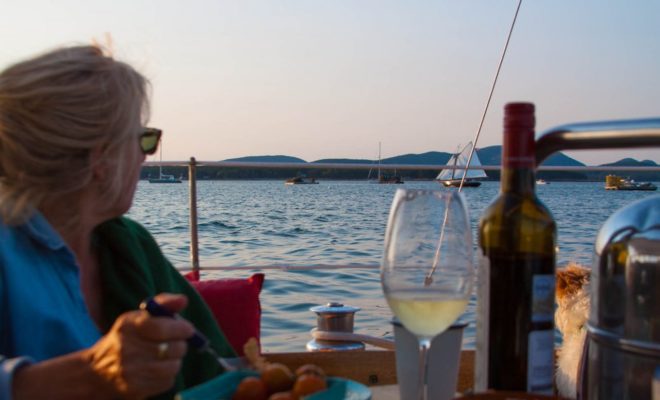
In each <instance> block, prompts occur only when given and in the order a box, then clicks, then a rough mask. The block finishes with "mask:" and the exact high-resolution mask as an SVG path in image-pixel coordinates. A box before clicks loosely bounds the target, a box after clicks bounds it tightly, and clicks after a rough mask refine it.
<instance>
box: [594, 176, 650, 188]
mask: <svg viewBox="0 0 660 400" xmlns="http://www.w3.org/2000/svg"><path fill="white" fill-rule="evenodd" d="M657 189H658V187H657V186H655V185H654V184H652V183H651V182H635V181H634V180H633V179H628V178H622V177H620V176H616V175H607V176H606V177H605V190H657Z"/></svg>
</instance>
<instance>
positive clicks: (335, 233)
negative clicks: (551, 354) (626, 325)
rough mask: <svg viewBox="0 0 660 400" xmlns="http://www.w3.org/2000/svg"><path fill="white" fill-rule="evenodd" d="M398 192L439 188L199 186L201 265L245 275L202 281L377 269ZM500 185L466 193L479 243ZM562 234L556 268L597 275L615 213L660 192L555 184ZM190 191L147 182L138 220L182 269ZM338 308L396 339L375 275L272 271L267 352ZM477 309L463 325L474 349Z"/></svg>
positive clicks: (363, 328)
mask: <svg viewBox="0 0 660 400" xmlns="http://www.w3.org/2000/svg"><path fill="white" fill-rule="evenodd" d="M397 187H405V188H427V189H428V188H434V189H438V188H440V186H439V185H438V184H437V183H435V182H406V183H405V184H404V185H374V184H369V183H367V182H343V181H339V182H335V181H324V182H321V183H320V184H318V185H296V186H285V185H284V184H283V183H282V182H281V181H201V182H198V187H197V190H198V195H197V199H198V221H199V242H200V260H201V265H202V267H204V266H242V267H246V270H245V271H242V270H239V271H222V272H217V271H214V272H205V273H204V275H203V276H204V277H207V278H212V277H247V276H249V275H250V274H251V273H253V272H254V270H253V269H249V268H247V267H249V266H265V265H320V264H325V265H332V264H334V265H348V264H351V265H377V264H379V262H380V259H381V252H382V247H383V234H384V232H385V225H386V222H387V215H388V213H389V208H390V204H391V201H392V197H393V194H394V191H395V190H396V189H397ZM498 190H499V183H498V182H485V183H484V184H482V186H481V187H479V188H476V189H475V188H472V189H471V188H466V189H465V190H464V191H465V194H466V196H467V199H468V205H469V207H470V218H471V220H472V225H473V234H474V233H476V225H477V221H478V219H479V216H480V214H481V212H482V211H483V209H484V208H485V207H486V206H487V205H488V204H489V203H490V201H491V200H492V199H493V198H494V197H495V196H496V195H497V192H498ZM537 192H538V194H539V197H540V198H541V199H542V200H543V202H544V203H545V204H546V205H547V206H548V208H549V209H550V210H551V211H552V213H553V215H554V217H555V220H556V221H557V225H558V242H559V253H558V263H559V265H563V264H565V263H567V262H569V261H575V262H578V263H581V264H584V265H587V266H590V265H591V261H592V247H593V243H594V241H595V239H596V234H597V232H598V230H599V229H600V226H601V225H602V224H603V222H604V221H605V220H606V219H607V217H608V216H609V215H611V214H612V213H613V212H614V211H615V210H617V209H618V208H620V207H622V206H624V205H626V204H628V203H630V202H632V201H634V200H636V199H640V198H643V197H646V196H649V195H653V194H654V193H657V192H634V191H633V192H623V191H622V192H617V191H606V190H604V189H603V183H600V182H598V183H594V182H579V183H577V182H566V183H558V182H553V183H552V184H549V185H542V186H538V187H537ZM188 213H189V210H188V185H187V184H186V183H184V184H180V185H177V184H169V185H165V184H160V185H159V184H149V183H148V182H144V181H143V182H140V183H139V186H138V191H137V194H136V198H135V202H134V204H133V208H132V209H131V211H130V213H129V214H130V215H131V217H133V218H135V219H137V220H138V221H140V222H141V223H142V224H144V225H145V226H146V227H147V228H148V229H149V230H150V231H151V232H152V234H153V235H154V236H155V238H156V240H157V241H158V242H159V244H160V245H161V246H162V249H163V251H164V253H165V255H166V256H167V257H168V258H169V259H170V260H171V261H172V262H173V263H174V264H175V265H176V266H178V267H185V266H188V265H189V245H190V239H189V231H188ZM328 301H339V302H343V303H345V304H349V305H352V306H358V307H361V308H362V310H361V311H359V312H358V313H357V314H356V322H355V331H356V332H360V333H365V334H369V335H373V336H379V337H380V336H384V337H389V338H391V335H392V329H391V327H390V325H389V321H390V319H391V313H390V311H389V308H388V307H387V304H386V303H385V300H384V299H383V297H382V293H381V288H380V282H379V272H378V270H377V269H368V268H364V269H358V270H352V269H351V270H321V271H318V270H314V271H304V272H300V271H272V270H269V271H266V281H265V284H264V289H263V291H262V293H261V303H262V311H263V314H262V326H261V331H262V344H263V346H264V349H265V351H303V350H304V348H305V344H306V343H307V341H309V340H310V339H311V338H310V336H309V330H310V329H311V328H313V327H314V326H315V324H316V316H315V314H314V313H312V312H310V311H309V308H310V307H312V306H316V305H320V304H325V303H327V302H328ZM474 306H475V304H474V301H473V302H471V303H470V305H469V307H468V311H467V312H466V314H465V315H464V316H463V317H462V320H463V321H465V322H470V326H469V328H468V330H467V331H466V334H465V339H464V346H465V347H472V346H473V344H474V329H475V326H474V311H475V310H474Z"/></svg>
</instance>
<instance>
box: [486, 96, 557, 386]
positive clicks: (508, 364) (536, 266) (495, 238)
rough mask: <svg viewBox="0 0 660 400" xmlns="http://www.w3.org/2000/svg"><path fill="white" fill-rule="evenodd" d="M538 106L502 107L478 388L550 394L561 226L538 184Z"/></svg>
mask: <svg viewBox="0 0 660 400" xmlns="http://www.w3.org/2000/svg"><path fill="white" fill-rule="evenodd" d="M534 123H535V119H534V105H533V104H531V103H509V104H507V105H506V106H505V108H504V141H503V146H502V169H501V177H500V179H501V188H500V193H499V195H498V197H496V198H495V200H494V201H493V202H492V204H490V205H489V206H488V208H487V209H486V210H485V211H484V213H483V216H482V217H481V220H480V221H479V248H480V250H481V254H480V257H481V260H480V265H479V278H478V284H477V339H476V340H477V346H476V347H477V349H476V352H477V359H476V365H475V383H476V389H477V390H479V391H483V390H486V389H495V390H509V391H523V392H531V393H543V394H552V392H553V387H554V386H553V376H554V318H553V317H554V295H555V243H556V236H557V234H556V225H555V222H554V219H553V218H552V215H551V214H550V212H549V211H548V209H547V208H546V207H545V206H544V205H543V203H542V202H541V201H540V200H539V199H538V197H537V196H536V193H535V191H534V187H535V183H536V181H535V162H534Z"/></svg>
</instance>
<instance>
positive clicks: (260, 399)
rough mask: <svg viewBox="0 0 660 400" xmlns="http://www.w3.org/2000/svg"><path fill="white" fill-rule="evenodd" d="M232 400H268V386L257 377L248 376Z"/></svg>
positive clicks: (239, 385) (240, 384) (237, 388)
mask: <svg viewBox="0 0 660 400" xmlns="http://www.w3.org/2000/svg"><path fill="white" fill-rule="evenodd" d="M231 398H232V400H267V399H268V392H267V389H266V384H265V383H264V382H263V381H262V380H261V379H259V378H257V377H256V376H248V377H246V378H243V380H242V381H241V382H240V383H239V384H238V387H236V391H235V392H234V395H233V396H232V397H231Z"/></svg>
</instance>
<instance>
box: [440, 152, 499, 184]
mask: <svg viewBox="0 0 660 400" xmlns="http://www.w3.org/2000/svg"><path fill="white" fill-rule="evenodd" d="M471 151H472V142H470V143H468V144H467V145H466V146H465V147H464V148H463V150H461V151H459V152H458V153H455V154H452V156H451V158H450V159H449V161H448V162H447V165H455V166H457V167H465V166H466V165H467V162H468V158H469V157H470V152H471ZM480 166H481V161H480V160H479V156H478V155H477V152H476V151H475V152H474V154H473V155H472V160H471V161H470V167H480ZM464 174H465V170H464V169H455V170H452V169H443V170H442V171H440V173H439V174H438V176H437V177H436V178H435V179H436V180H439V181H448V180H455V179H463V175H464ZM487 177H488V175H486V171H484V170H483V169H470V170H468V171H467V176H466V177H465V179H483V178H487Z"/></svg>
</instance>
